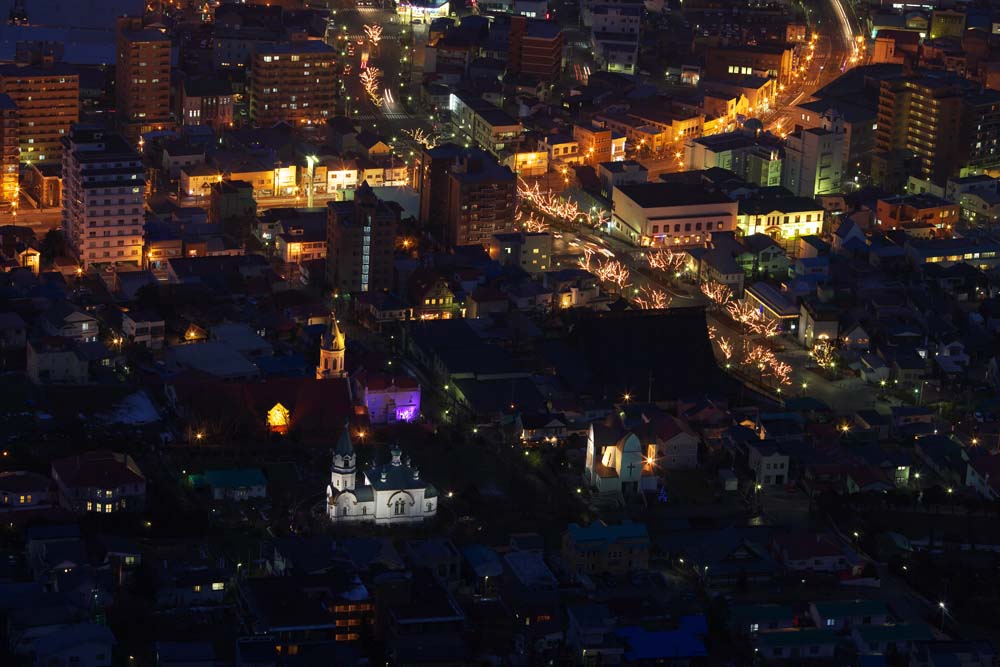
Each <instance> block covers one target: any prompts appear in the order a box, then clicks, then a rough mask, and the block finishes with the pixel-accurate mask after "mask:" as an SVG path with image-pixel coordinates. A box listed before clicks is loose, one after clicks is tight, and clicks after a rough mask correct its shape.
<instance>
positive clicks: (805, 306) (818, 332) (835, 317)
mask: <svg viewBox="0 0 1000 667" xmlns="http://www.w3.org/2000/svg"><path fill="white" fill-rule="evenodd" d="M840 312H841V311H840V309H839V308H837V307H836V306H833V305H831V304H825V303H821V302H819V301H818V300H815V299H805V300H803V302H802V305H801V306H800V307H799V336H798V337H799V343H800V344H801V345H802V346H803V347H805V348H807V349H811V348H812V346H813V345H814V344H815V342H816V341H818V340H823V339H826V340H837V338H838V335H837V334H838V333H839V329H840Z"/></svg>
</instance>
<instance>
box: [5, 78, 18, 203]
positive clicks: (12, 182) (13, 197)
mask: <svg viewBox="0 0 1000 667" xmlns="http://www.w3.org/2000/svg"><path fill="white" fill-rule="evenodd" d="M18 163H19V158H18V146H17V105H16V104H14V100H12V99H10V97H9V96H8V95H3V94H0V207H3V208H9V207H12V206H14V207H16V206H17V199H18V196H19V194H20V191H19V188H18V181H17V175H18Z"/></svg>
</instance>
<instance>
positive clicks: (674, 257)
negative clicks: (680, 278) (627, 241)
mask: <svg viewBox="0 0 1000 667" xmlns="http://www.w3.org/2000/svg"><path fill="white" fill-rule="evenodd" d="M686 260H687V258H686V257H685V255H684V253H680V252H674V251H673V250H671V249H670V248H659V249H657V250H650V251H649V252H647V253H646V261H647V262H649V267H650V268H651V269H658V270H660V271H664V272H665V273H668V274H670V275H676V274H679V273H680V272H681V271H682V270H683V269H684V264H685V262H686Z"/></svg>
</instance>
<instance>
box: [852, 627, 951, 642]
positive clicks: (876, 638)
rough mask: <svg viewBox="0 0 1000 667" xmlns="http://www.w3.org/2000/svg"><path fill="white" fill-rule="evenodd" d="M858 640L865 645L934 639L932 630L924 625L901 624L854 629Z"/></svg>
mask: <svg viewBox="0 0 1000 667" xmlns="http://www.w3.org/2000/svg"><path fill="white" fill-rule="evenodd" d="M854 631H855V632H856V633H858V638H859V639H860V640H861V641H863V642H865V643H869V644H870V643H872V642H885V641H891V642H905V641H910V642H919V641H928V640H930V639H934V634H933V633H932V632H931V629H930V628H929V627H928V626H927V625H926V624H924V623H900V624H899V625H862V626H858V627H856V628H854Z"/></svg>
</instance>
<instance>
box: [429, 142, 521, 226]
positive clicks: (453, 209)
mask: <svg viewBox="0 0 1000 667" xmlns="http://www.w3.org/2000/svg"><path fill="white" fill-rule="evenodd" d="M516 201H517V178H516V176H515V175H514V172H512V171H511V170H510V168H509V167H504V166H501V165H499V164H497V163H496V161H495V160H493V159H492V158H491V157H490V156H488V155H484V154H482V153H481V152H479V151H470V152H467V153H465V154H464V155H462V156H461V157H460V158H459V159H458V160H457V161H456V162H455V164H454V166H453V167H452V169H451V171H450V172H449V174H448V197H447V209H446V213H445V220H444V222H445V226H444V239H445V242H446V243H448V244H449V245H469V244H472V243H479V244H482V245H487V244H488V243H489V241H490V238H491V237H492V236H493V235H494V234H501V233H505V232H512V231H514V207H515V202H516Z"/></svg>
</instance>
